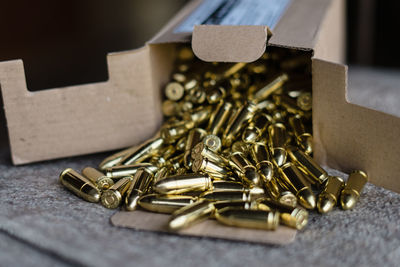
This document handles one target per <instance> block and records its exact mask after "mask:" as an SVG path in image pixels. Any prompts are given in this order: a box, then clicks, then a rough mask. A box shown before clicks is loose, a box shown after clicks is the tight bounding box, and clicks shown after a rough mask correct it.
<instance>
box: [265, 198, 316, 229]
mask: <svg viewBox="0 0 400 267" xmlns="http://www.w3.org/2000/svg"><path fill="white" fill-rule="evenodd" d="M258 205H259V206H260V205H265V206H266V207H268V208H270V210H277V211H279V213H280V221H281V222H282V224H284V225H286V226H289V227H292V228H295V229H297V230H301V229H303V228H304V227H305V226H306V225H307V222H308V212H307V211H306V210H305V209H303V208H298V207H293V206H290V205H287V204H283V203H281V202H279V201H277V200H274V199H270V198H267V199H263V200H261V201H259V202H258ZM264 209H265V208H264Z"/></svg>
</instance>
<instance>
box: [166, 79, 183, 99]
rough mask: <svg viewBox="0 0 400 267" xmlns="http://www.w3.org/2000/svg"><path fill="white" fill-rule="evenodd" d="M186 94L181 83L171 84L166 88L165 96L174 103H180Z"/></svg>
mask: <svg viewBox="0 0 400 267" xmlns="http://www.w3.org/2000/svg"><path fill="white" fill-rule="evenodd" d="M184 94H185V89H184V88H183V86H182V85H181V84H180V83H177V82H170V83H168V84H167V86H166V87H165V96H166V97H167V98H168V99H169V100H172V101H178V100H179V99H181V98H182V97H183V95H184Z"/></svg>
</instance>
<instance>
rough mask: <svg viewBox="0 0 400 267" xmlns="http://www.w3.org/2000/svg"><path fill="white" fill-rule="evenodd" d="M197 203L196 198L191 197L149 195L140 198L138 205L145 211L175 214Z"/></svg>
mask: <svg viewBox="0 0 400 267" xmlns="http://www.w3.org/2000/svg"><path fill="white" fill-rule="evenodd" d="M195 201H196V198H194V197H191V196H180V195H157V194H149V195H144V196H142V197H140V198H139V200H138V204H139V206H140V207H141V208H143V209H145V210H149V211H153V212H158V213H173V212H174V211H176V210H178V209H180V208H182V207H185V206H187V205H189V204H191V203H194V202H195Z"/></svg>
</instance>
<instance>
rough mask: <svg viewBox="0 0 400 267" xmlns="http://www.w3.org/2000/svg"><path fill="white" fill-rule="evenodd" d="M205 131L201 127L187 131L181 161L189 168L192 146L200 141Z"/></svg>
mask: <svg viewBox="0 0 400 267" xmlns="http://www.w3.org/2000/svg"><path fill="white" fill-rule="evenodd" d="M206 134H207V132H206V131H205V130H203V129H201V128H194V129H191V130H190V131H189V133H188V136H187V140H186V144H185V153H184V158H183V162H184V165H185V167H186V168H191V166H192V148H193V147H194V146H195V145H197V144H198V143H200V142H201V141H202V139H203V138H204V136H206Z"/></svg>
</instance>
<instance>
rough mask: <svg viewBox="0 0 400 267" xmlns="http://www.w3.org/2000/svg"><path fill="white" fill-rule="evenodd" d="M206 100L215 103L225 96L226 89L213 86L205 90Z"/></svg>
mask: <svg viewBox="0 0 400 267" xmlns="http://www.w3.org/2000/svg"><path fill="white" fill-rule="evenodd" d="M206 92H207V101H208V103H209V104H216V103H218V102H220V101H221V100H223V99H224V98H225V96H226V90H225V88H224V87H222V86H214V87H212V88H211V89H209V90H207V91H206Z"/></svg>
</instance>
